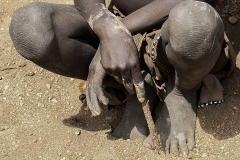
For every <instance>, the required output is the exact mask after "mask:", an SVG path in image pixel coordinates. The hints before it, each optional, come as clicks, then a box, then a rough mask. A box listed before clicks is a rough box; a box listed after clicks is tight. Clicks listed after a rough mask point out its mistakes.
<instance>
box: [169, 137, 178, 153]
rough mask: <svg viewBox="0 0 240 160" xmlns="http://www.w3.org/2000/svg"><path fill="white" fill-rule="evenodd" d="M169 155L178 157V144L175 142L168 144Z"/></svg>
mask: <svg viewBox="0 0 240 160" xmlns="http://www.w3.org/2000/svg"><path fill="white" fill-rule="evenodd" d="M170 153H171V154H173V155H178V154H179V152H178V142H177V140H172V141H171V144H170Z"/></svg>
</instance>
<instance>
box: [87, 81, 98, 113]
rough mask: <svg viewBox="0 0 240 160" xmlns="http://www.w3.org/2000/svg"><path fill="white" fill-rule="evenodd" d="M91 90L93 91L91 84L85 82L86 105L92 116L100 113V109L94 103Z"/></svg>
mask: <svg viewBox="0 0 240 160" xmlns="http://www.w3.org/2000/svg"><path fill="white" fill-rule="evenodd" d="M92 92H94V91H93V90H92V86H91V85H90V84H88V83H87V87H86V99H87V105H88V107H89V109H90V111H91V113H92V115H93V116H97V115H100V114H101V109H100V110H99V109H98V108H97V107H96V105H95V104H94V103H95V101H96V100H95V98H94V96H93V95H92Z"/></svg>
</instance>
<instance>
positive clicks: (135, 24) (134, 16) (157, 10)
mask: <svg viewBox="0 0 240 160" xmlns="http://www.w3.org/2000/svg"><path fill="white" fill-rule="evenodd" d="M182 1H183V0H154V1H152V2H151V3H149V4H148V5H146V6H144V7H142V8H140V9H138V10H136V11H135V12H133V13H131V14H129V15H128V16H126V17H125V18H123V19H122V23H123V24H124V26H126V28H127V29H128V30H129V31H130V32H131V33H132V34H137V33H141V32H146V31H148V30H149V29H153V28H156V27H160V26H161V25H162V24H163V22H164V21H165V20H166V19H167V17H168V15H169V13H170V11H171V9H172V8H173V7H174V6H175V5H177V4H178V3H180V2H182Z"/></svg>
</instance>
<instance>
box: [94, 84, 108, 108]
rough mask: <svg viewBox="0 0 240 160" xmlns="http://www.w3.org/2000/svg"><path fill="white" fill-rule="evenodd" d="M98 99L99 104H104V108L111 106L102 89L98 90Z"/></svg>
mask: <svg viewBox="0 0 240 160" xmlns="http://www.w3.org/2000/svg"><path fill="white" fill-rule="evenodd" d="M97 97H98V100H99V103H101V104H103V105H104V106H107V105H108V104H109V99H108V98H107V97H106V96H105V94H104V92H103V89H102V87H101V88H99V89H98V93H97Z"/></svg>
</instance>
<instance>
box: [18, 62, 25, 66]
mask: <svg viewBox="0 0 240 160" xmlns="http://www.w3.org/2000/svg"><path fill="white" fill-rule="evenodd" d="M26 65H27V64H26V62H20V64H19V65H18V67H25V66H26Z"/></svg>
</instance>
